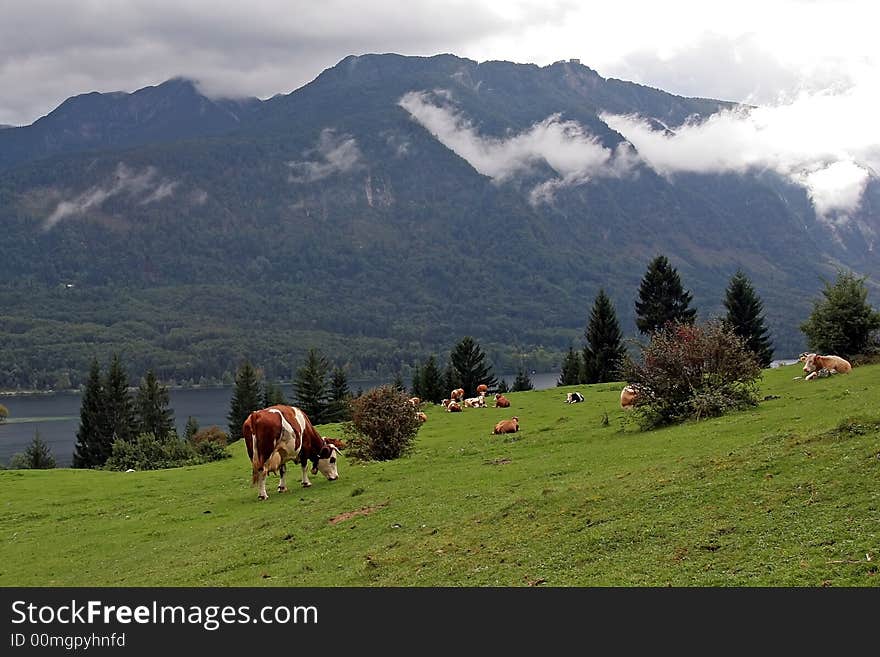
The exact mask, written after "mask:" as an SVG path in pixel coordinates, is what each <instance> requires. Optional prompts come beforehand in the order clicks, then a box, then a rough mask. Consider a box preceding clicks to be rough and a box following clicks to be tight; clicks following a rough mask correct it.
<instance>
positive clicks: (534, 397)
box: [0, 365, 880, 587]
mask: <svg viewBox="0 0 880 657" xmlns="http://www.w3.org/2000/svg"><path fill="white" fill-rule="evenodd" d="M799 374H801V372H800V367H799V366H797V365H794V366H788V367H782V368H779V369H775V370H765V372H764V378H763V380H762V383H761V396H762V397H763V398H764V400H763V401H762V402H761V403H760V404H759V406H758V407H757V408H755V409H752V410H748V411H744V412H739V413H734V414H731V415H728V416H725V417H723V418H718V419H711V420H705V421H701V422H689V423H686V424H684V425H681V426H676V427H670V428H666V429H661V430H655V431H650V432H643V431H640V430H639V428H638V427H637V425H636V424H635V423H634V422H633V421H632V420H631V418H629V415H628V414H625V413H624V412H623V411H621V410H620V408H619V407H618V396H619V392H620V388H621V385H622V384H600V385H593V386H573V387H570V388H556V389H551V390H543V391H530V392H523V393H511V394H509V395H508V397H509V398H510V400H511V403H512V407H511V408H509V409H495V408H486V409H465V411H464V412H463V413H458V414H450V413H446V412H445V411H444V410H443V408H442V407H439V406H434V407H429V408H426V409H423V410H425V411H426V413H427V414H428V421H427V423H425V424H424V425H423V426H422V428H421V430H420V432H419V435H418V437H417V440H416V449H415V450H414V452H413V453H412V454H411V455H410V456H408V457H406V458H403V459H400V460H398V461H393V462H387V463H370V464H355V463H352V462H351V461H350V460H347V459H346V458H345V457H344V456H343V457H342V459H341V461H340V479H339V480H338V481H336V482H328V481H326V480H325V479H324V478H323V477H322V476H321V475H317V476H312V477H311V479H312V482H313V486H312V487H311V488H310V489H301V488H300V487H299V485H298V479H299V467H298V466H294V468H293V469H292V470H291V471H290V474H289V476H288V478H289V484H292V485H291V491H290V492H288V493H284V494H279V493H277V492H275V485H276V483H277V477H274V476H272V477H270V481H269V483H270V486H271V487H270V488H269V491H270V492H269V499H268V500H267V501H265V502H259V501H258V500H257V491H256V489H255V488H252V487H251V485H250V464H249V462H248V460H247V456H246V453H245V449H244V445H243V444H242V443H241V442H238V443H236V444H233V445H231V446H230V447H229V449H230V450H231V452H232V454H233V458H231V459H227V460H225V461H222V462H216V463H211V464H207V465H202V466H196V467H189V468H181V469H175V470H163V471H154V472H135V473H116V472H103V471H82V470H67V469H61V470H48V471H3V472H0V585H2V586H405V587H412V586H533V585H542V586H563V587H568V586H667V585H673V586H809V587H814V586H815V587H818V586H878V585H880V573H878V566H880V366H865V367H860V368H856V369H855V370H854V371H853V372H852V373H851V374H849V375H838V376H835V377H831V378H827V379H818V380H815V381H810V382H805V381H803V380H794V377H796V376H798V375H799ZM575 389H576V390H579V391H581V392H582V393H583V394H584V396H585V398H586V402H585V403H582V404H574V405H569V404H565V403H564V399H565V393H566V392H567V391H570V390H575ZM490 403H491V402H490ZM513 415H516V416H518V417H519V418H520V426H521V429H520V432H519V433H517V434H512V435H509V436H492V435H490V434H491V431H492V427H493V426H494V424H495V422H497V421H498V420H499V419H503V418H508V417H511V416H513ZM606 416H607V422H606V421H605V418H606ZM334 429H335V427H332V426H329V427H324V428H323V429H322V432H323V433H324V434H325V435H331V436H332V435H339V434H338V433H336V432H334Z"/></svg>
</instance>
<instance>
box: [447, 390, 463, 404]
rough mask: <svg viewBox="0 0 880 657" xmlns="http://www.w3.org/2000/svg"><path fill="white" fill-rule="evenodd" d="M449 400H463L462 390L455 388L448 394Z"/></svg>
mask: <svg viewBox="0 0 880 657" xmlns="http://www.w3.org/2000/svg"><path fill="white" fill-rule="evenodd" d="M449 398H450V399H451V400H452V401H457V402H460V401H461V400H462V399H464V388H456V389H455V390H453V391H452V392H450V393H449Z"/></svg>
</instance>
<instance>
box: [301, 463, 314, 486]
mask: <svg viewBox="0 0 880 657" xmlns="http://www.w3.org/2000/svg"><path fill="white" fill-rule="evenodd" d="M307 464H308V461H307V460H303V464H302V469H303V477H302V485H303V488H308V487H309V486H311V485H312V482H310V481H309V475H308V473H307V472H306V465H307Z"/></svg>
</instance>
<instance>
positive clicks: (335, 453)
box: [312, 438, 343, 481]
mask: <svg viewBox="0 0 880 657" xmlns="http://www.w3.org/2000/svg"><path fill="white" fill-rule="evenodd" d="M342 447H343V443H342V441H341V440H336V439H335V438H324V446H323V447H321V451H320V452H318V460H317V461H315V462H314V464H313V465H312V474H318V472H320V473H321V474H322V475H324V476H325V477H327V479H329V480H330V481H336V480H337V479H339V470H338V469H337V463H336V462H337V461H338V460H339V454H341V453H342Z"/></svg>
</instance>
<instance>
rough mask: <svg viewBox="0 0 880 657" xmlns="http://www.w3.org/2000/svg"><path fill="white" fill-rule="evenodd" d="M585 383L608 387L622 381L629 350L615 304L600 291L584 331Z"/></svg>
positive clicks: (603, 291)
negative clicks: (625, 343) (606, 384)
mask: <svg viewBox="0 0 880 657" xmlns="http://www.w3.org/2000/svg"><path fill="white" fill-rule="evenodd" d="M584 337H585V338H586V341H587V344H586V346H585V347H584V359H583V367H584V369H583V377H582V379H583V383H607V382H608V381H618V380H620V377H621V374H620V372H621V369H622V368H623V361H624V358H625V357H626V348H625V347H624V346H623V334H622V333H621V331H620V324H619V323H618V322H617V313H616V312H615V311H614V304H612V303H611V299H610V298H609V297H608V295H607V294H605V290H602V289H600V290H599V294H597V295H596V300H595V301H594V302H593V308H592V310H590V321H589V323H588V324H587V329H586V331H584Z"/></svg>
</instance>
